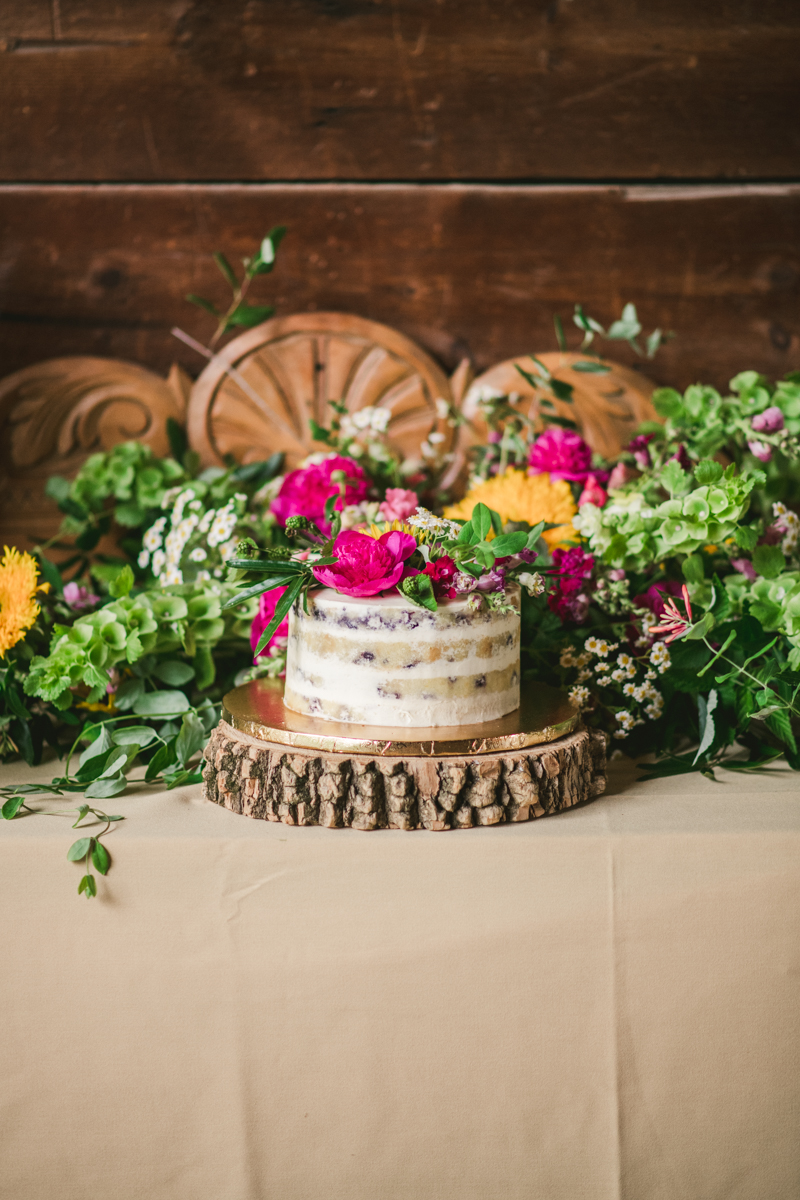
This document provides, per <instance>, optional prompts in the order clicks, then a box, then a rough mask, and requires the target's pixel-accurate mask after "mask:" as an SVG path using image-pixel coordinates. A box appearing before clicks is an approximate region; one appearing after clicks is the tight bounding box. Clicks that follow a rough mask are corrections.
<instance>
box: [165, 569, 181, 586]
mask: <svg viewBox="0 0 800 1200" xmlns="http://www.w3.org/2000/svg"><path fill="white" fill-rule="evenodd" d="M164 582H165V583H166V585H167V587H171V586H172V585H173V584H177V583H183V575H182V573H181V572H180V571H179V570H178V568H177V567H168V568H167V570H166V574H165V577H164Z"/></svg>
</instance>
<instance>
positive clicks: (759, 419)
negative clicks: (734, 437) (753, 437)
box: [750, 404, 784, 462]
mask: <svg viewBox="0 0 800 1200" xmlns="http://www.w3.org/2000/svg"><path fill="white" fill-rule="evenodd" d="M750 424H751V425H752V427H753V429H755V431H756V433H777V432H778V430H779V429H783V426H784V420H783V413H782V412H781V410H780V409H779V408H778V406H777V404H773V405H772V406H771V407H770V408H765V409H764V411H763V412H761V413H756V415H755V416H754V417H753V419H752V421H751V422H750ZM753 453H754V454H755V451H753ZM762 461H764V462H766V461H767V460H766V459H763V460H762Z"/></svg>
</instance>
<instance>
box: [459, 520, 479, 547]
mask: <svg viewBox="0 0 800 1200" xmlns="http://www.w3.org/2000/svg"><path fill="white" fill-rule="evenodd" d="M474 537H475V526H474V525H473V524H472V521H465V523H464V524H463V525H462V526H461V532H460V533H459V535H458V538H457V539H456V545H457V546H469V545H471V543H472V540H473V538H474Z"/></svg>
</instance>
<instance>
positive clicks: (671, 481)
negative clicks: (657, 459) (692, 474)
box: [661, 459, 689, 495]
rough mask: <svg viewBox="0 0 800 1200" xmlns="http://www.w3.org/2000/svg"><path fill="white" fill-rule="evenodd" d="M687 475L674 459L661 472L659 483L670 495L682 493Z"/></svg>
mask: <svg viewBox="0 0 800 1200" xmlns="http://www.w3.org/2000/svg"><path fill="white" fill-rule="evenodd" d="M688 478H689V477H688V475H687V474H686V472H685V471H684V470H683V468H682V467H681V465H680V463H678V462H676V461H675V459H670V460H669V462H668V463H666V464H665V466H664V467H663V468H662V470H661V483H662V485H663V486H664V487H665V488H667V490H668V491H669V492H670V494H671V495H674V494H675V492H682V491H683V490H684V489H685V487H686V482H687V480H688Z"/></svg>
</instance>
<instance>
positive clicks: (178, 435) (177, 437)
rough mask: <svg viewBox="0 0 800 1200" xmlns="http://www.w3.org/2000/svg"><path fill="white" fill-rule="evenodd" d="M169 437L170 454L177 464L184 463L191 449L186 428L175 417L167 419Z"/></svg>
mask: <svg viewBox="0 0 800 1200" xmlns="http://www.w3.org/2000/svg"><path fill="white" fill-rule="evenodd" d="M167 437H168V439H169V449H170V454H171V455H172V457H173V458H174V459H175V461H176V462H178V463H182V462H183V456H184V454H185V453H186V451H187V450H188V449H189V441H188V438H187V437H186V428H185V427H184V426H183V425H181V424H180V423H179V422H178V421H176V420H175V418H174V417H167Z"/></svg>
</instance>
